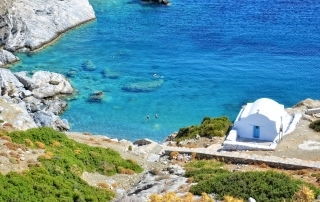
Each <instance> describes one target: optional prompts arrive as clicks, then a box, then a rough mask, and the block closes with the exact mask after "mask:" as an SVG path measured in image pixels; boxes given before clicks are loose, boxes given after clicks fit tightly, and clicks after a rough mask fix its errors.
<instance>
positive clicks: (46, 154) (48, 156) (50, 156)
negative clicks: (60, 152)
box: [39, 152, 54, 160]
mask: <svg viewBox="0 0 320 202" xmlns="http://www.w3.org/2000/svg"><path fill="white" fill-rule="evenodd" d="M53 155H54V154H53V153H52V152H46V153H44V154H43V155H41V156H39V158H44V159H47V160H50V159H52V157H53Z"/></svg>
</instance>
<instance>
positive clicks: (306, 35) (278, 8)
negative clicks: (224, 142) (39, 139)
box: [12, 0, 320, 141]
mask: <svg viewBox="0 0 320 202" xmlns="http://www.w3.org/2000/svg"><path fill="white" fill-rule="evenodd" d="M90 2H91V3H92V5H93V7H94V9H95V12H96V15H97V20H96V21H93V22H90V23H88V24H86V25H84V26H81V27H79V28H77V29H74V30H72V31H69V32H68V33H66V34H65V35H63V36H62V37H61V39H60V40H58V41H57V42H56V43H55V44H54V45H52V46H50V47H48V48H46V49H43V50H41V51H39V52H37V53H32V54H19V57H20V58H21V59H22V62H20V63H18V64H16V65H15V66H13V67H12V70H13V71H22V70H23V71H34V70H48V71H54V72H59V73H62V74H64V75H66V76H69V79H70V81H71V82H72V84H73V85H74V86H75V87H76V89H77V90H78V95H77V96H76V98H75V99H72V100H70V101H69V106H68V109H67V110H66V112H65V113H64V114H63V115H62V117H63V118H66V119H67V120H68V121H69V122H70V124H71V131H88V132H91V133H93V134H104V135H107V136H110V137H116V138H119V139H121V138H125V139H129V140H136V139H139V138H144V137H147V138H151V139H154V140H156V141H162V140H163V139H164V138H165V137H166V136H167V135H169V134H171V133H172V132H173V131H177V130H178V129H179V128H180V127H184V126H188V125H194V124H199V123H200V122H201V120H202V118H203V117H205V116H212V117H214V116H221V115H227V116H229V117H230V118H231V119H234V118H235V117H236V115H237V113H238V111H239V109H240V107H241V106H242V105H243V104H245V103H247V102H251V101H254V100H256V99H258V98H261V97H268V98H272V99H274V100H276V101H277V102H279V103H282V104H284V105H285V106H286V107H290V106H292V105H294V104H296V103H297V102H299V101H300V100H302V99H305V98H308V97H310V98H313V99H320V88H319V84H320V80H319V76H320V72H319V66H320V44H319V41H320V15H319V13H320V2H319V3H318V2H316V1H311V0H304V1H297V0H295V1H293V0H281V1H280V0H271V1H270V0H237V1H234V0H223V1H220V0H215V1H212V0H203V1H193V0H183V1H182V0H172V5H171V6H168V7H166V6H150V5H141V4H140V3H139V1H130V0H110V1H102V0H91V1H90ZM89 60H90V61H91V62H92V63H93V64H94V66H95V67H96V69H95V70H93V71H86V70H84V69H83V64H84V63H85V62H87V61H89ZM105 70H107V71H108V72H109V73H112V74H114V75H116V78H108V77H106V76H104V74H103V72H104V71H105ZM137 82H138V83H139V82H140V84H141V82H147V84H149V85H153V86H151V87H153V88H151V89H148V90H149V91H144V92H131V91H125V90H124V87H125V86H127V85H129V84H132V83H137ZM142 84H146V83H142ZM94 91H103V92H104V99H103V101H102V102H88V98H89V96H90V93H92V92H94ZM156 114H157V115H158V118H155V115H156ZM148 115H149V117H150V118H149V119H146V117H147V116H148Z"/></svg>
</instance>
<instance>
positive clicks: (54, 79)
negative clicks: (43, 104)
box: [32, 71, 74, 98]
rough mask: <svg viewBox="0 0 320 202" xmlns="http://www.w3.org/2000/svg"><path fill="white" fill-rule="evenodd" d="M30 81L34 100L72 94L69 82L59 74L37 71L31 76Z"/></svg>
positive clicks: (72, 90)
mask: <svg viewBox="0 0 320 202" xmlns="http://www.w3.org/2000/svg"><path fill="white" fill-rule="evenodd" d="M32 80H33V82H34V84H35V89H34V90H33V95H34V97H36V98H47V97H52V96H55V95H59V94H72V93H73V92H74V89H73V88H72V86H71V84H70V83H69V81H68V80H67V79H66V78H65V77H64V76H63V75H61V74H57V73H52V72H48V71H38V72H36V73H35V74H34V75H33V76H32ZM52 83H54V85H52Z"/></svg>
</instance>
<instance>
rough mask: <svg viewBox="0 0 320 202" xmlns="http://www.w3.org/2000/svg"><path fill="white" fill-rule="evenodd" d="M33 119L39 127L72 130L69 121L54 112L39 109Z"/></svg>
mask: <svg viewBox="0 0 320 202" xmlns="http://www.w3.org/2000/svg"><path fill="white" fill-rule="evenodd" d="M33 119H34V122H35V123H36V124H37V126H38V127H43V126H46V127H52V128H53V129H55V130H58V131H68V130H70V127H69V124H68V122H67V121H66V120H65V119H64V120H61V119H60V117H59V116H56V115H55V114H53V113H52V112H45V111H37V112H36V113H34V115H33Z"/></svg>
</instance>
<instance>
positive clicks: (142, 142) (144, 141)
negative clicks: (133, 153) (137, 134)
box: [133, 139, 151, 146]
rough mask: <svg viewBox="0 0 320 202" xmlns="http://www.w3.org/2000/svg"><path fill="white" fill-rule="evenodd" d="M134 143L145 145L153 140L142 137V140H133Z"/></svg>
mask: <svg viewBox="0 0 320 202" xmlns="http://www.w3.org/2000/svg"><path fill="white" fill-rule="evenodd" d="M133 144H134V145H138V146H143V145H148V144H151V141H149V140H147V139H141V140H137V141H135V142H133Z"/></svg>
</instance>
